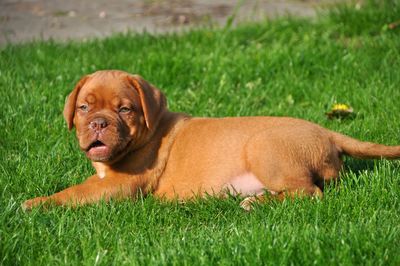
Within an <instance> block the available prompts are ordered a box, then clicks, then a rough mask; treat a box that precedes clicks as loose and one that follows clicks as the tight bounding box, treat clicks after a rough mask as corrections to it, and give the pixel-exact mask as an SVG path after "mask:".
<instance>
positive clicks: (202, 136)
mask: <svg viewBox="0 0 400 266" xmlns="http://www.w3.org/2000/svg"><path fill="white" fill-rule="evenodd" d="M64 116H65V119H66V121H67V124H68V128H69V129H72V128H73V126H74V125H75V127H76V134H77V137H78V140H79V145H80V148H81V149H82V150H83V151H84V152H85V153H86V155H87V157H88V158H89V159H90V160H91V161H92V163H93V166H94V168H95V169H96V172H97V173H96V174H95V175H93V176H91V177H89V178H88V179H87V180H86V181H85V182H84V183H82V184H79V185H76V186H72V187H70V188H67V189H65V190H63V191H61V192H58V193H56V194H54V195H51V196H48V197H38V198H34V199H31V200H28V201H26V202H25V203H23V205H22V206H23V208H24V209H30V208H32V207H34V206H36V205H38V204H40V203H48V202H53V203H55V204H58V205H66V204H70V205H72V206H75V205H78V204H86V203H93V202H97V201H99V200H101V199H104V200H109V199H111V198H128V197H134V196H135V194H137V192H138V191H139V190H140V191H141V192H142V193H144V194H147V193H152V194H154V195H155V196H158V197H161V198H166V199H174V198H178V199H183V200H184V199H189V198H191V197H194V196H202V195H205V194H211V195H216V196H221V195H222V196H223V195H226V193H227V192H229V193H233V194H238V193H240V194H241V195H243V196H246V197H247V198H246V199H245V200H244V201H243V202H242V207H243V208H245V209H249V208H250V207H251V203H252V202H253V201H255V200H262V199H263V195H264V193H265V192H266V193H267V194H269V196H270V197H278V198H282V197H283V196H285V195H298V194H302V195H310V196H321V195H322V191H323V185H324V183H325V182H327V181H330V180H333V179H336V178H338V176H339V170H340V169H341V165H342V161H341V156H342V155H343V154H344V155H350V156H354V157H358V158H381V157H383V158H398V157H399V156H400V146H393V147H390V146H384V145H379V144H374V143H368V142H361V141H358V140H355V139H352V138H350V137H347V136H344V135H341V134H339V133H335V132H332V131H330V130H327V129H324V128H322V127H320V126H318V125H316V124H313V123H310V122H307V121H303V120H299V119H294V118H287V117H241V118H191V117H189V116H186V115H184V114H178V113H172V112H169V111H168V110H167V107H166V99H165V96H164V95H163V94H162V93H161V92H160V91H159V90H158V89H156V88H155V87H154V86H152V85H151V84H149V83H148V82H146V81H145V80H144V79H142V78H141V77H140V76H136V75H130V74H128V73H125V72H122V71H98V72H95V73H93V74H91V75H88V76H85V77H83V78H82V79H81V80H80V81H79V82H78V84H77V85H76V87H75V88H74V90H73V91H72V92H71V94H70V95H69V97H68V99H67V102H66V104H65V109H64Z"/></svg>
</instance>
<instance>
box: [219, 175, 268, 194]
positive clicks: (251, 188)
mask: <svg viewBox="0 0 400 266" xmlns="http://www.w3.org/2000/svg"><path fill="white" fill-rule="evenodd" d="M264 189H265V186H264V184H263V183H261V182H260V180H258V178H257V177H256V176H255V175H254V174H253V173H250V172H248V173H244V174H241V175H238V176H234V177H232V178H231V179H230V180H229V182H228V183H226V184H225V185H224V187H223V190H225V191H226V190H228V192H229V193H230V194H232V195H238V194H240V195H241V196H250V195H257V194H260V193H263V192H264Z"/></svg>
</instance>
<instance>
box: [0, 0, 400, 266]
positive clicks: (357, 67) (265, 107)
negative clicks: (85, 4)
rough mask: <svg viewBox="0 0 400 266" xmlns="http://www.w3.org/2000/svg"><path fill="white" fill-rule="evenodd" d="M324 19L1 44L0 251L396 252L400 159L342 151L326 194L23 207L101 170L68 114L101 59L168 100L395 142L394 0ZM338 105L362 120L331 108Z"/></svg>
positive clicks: (171, 261)
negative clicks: (248, 208) (252, 204)
mask: <svg viewBox="0 0 400 266" xmlns="http://www.w3.org/2000/svg"><path fill="white" fill-rule="evenodd" d="M363 3H364V4H363V5H361V7H360V8H359V7H357V6H355V5H349V6H347V7H346V6H341V7H337V8H333V9H332V10H330V11H329V12H326V11H325V12H322V13H321V15H319V16H318V17H317V18H315V19H299V18H281V19H277V20H273V21H265V22H263V23H260V24H248V25H247V24H245V25H240V26H239V27H237V28H230V27H227V28H224V29H213V28H205V29H199V30H194V31H190V32H187V33H183V34H179V35H162V36H153V35H150V34H141V35H135V34H127V35H115V36H113V37H111V38H108V39H105V40H93V41H89V42H68V43H57V42H52V41H50V42H36V43H30V44H25V45H9V46H7V47H3V48H1V50H0V99H1V108H0V128H1V129H0V264H3V265H59V264H68V265H76V264H83V265H111V264H114V265H148V264H151V265H215V264H222V265H260V264H267V265H286V264H297V265H304V264H307V265H310V264H318V265H322V264H324V265H325V264H326V265H338V264H341V265H350V264H366V265H400V252H399V247H400V198H399V197H400V162H399V161H388V160H376V161H373V160H367V161H360V160H356V159H351V158H347V159H346V160H345V163H346V167H345V168H344V171H343V172H342V174H341V177H342V179H341V180H340V182H338V183H337V184H335V185H333V184H332V185H330V186H329V187H328V188H327V190H326V192H325V197H324V199H323V200H311V199H296V200H287V201H284V202H272V203H270V204H267V205H260V206H257V207H256V208H255V210H254V211H252V212H250V213H247V212H245V211H243V210H242V209H240V207H239V206H238V205H239V202H240V198H230V199H226V200H216V199H212V198H209V199H204V200H197V201H195V202H188V203H186V204H178V203H176V202H160V201H158V200H156V199H154V198H152V197H147V198H143V199H140V200H138V201H136V202H132V201H123V202H111V203H100V204H97V205H92V206H86V207H79V208H76V209H68V208H54V209H50V210H48V211H44V210H41V209H35V210H33V211H32V212H29V213H24V212H23V211H22V210H21V209H20V204H21V203H22V202H23V201H24V200H26V199H28V198H32V197H35V196H39V195H48V194H52V193H54V192H57V191H59V190H61V189H63V188H65V187H67V186H70V185H73V184H77V183H79V182H82V181H83V180H84V179H85V177H87V176H89V175H91V174H92V173H93V169H92V168H91V165H90V162H89V161H88V160H87V159H85V157H84V155H83V154H82V153H81V152H80V151H79V150H78V145H77V141H76V139H75V136H74V133H73V132H68V130H67V128H66V125H65V122H64V121H63V117H62V109H63V104H64V100H65V97H66V95H67V94H68V93H69V92H70V91H71V90H72V88H73V86H74V84H75V82H77V80H79V78H80V77H81V76H82V75H84V74H86V73H90V72H93V71H95V70H100V69H121V70H125V71H128V72H131V73H138V74H141V75H142V76H143V77H145V79H147V80H149V81H150V82H152V83H153V84H156V85H157V86H158V87H159V88H161V89H162V90H163V91H164V92H165V94H166V95H167V97H168V99H169V107H170V109H171V110H174V111H179V112H186V113H190V114H192V115H194V116H213V117H221V116H247V115H271V116H272V115H273V116H293V117H298V118H303V119H307V120H310V121H313V122H316V123H318V124H321V125H323V126H325V127H327V128H330V129H332V130H336V131H339V132H342V133H345V134H348V135H351V136H353V137H356V138H359V139H363V140H368V141H374V142H380V143H386V144H391V145H395V144H396V143H397V144H399V143H400V119H399V106H400V104H399V100H400V72H399V69H400V25H398V27H396V25H397V24H392V25H390V23H392V22H396V21H398V20H400V2H399V1H376V3H375V2H373V1H364V2H363ZM334 103H347V104H350V105H351V106H352V107H353V108H354V110H355V113H356V116H355V117H354V118H353V119H342V120H340V119H339V120H338V119H336V120H329V119H327V118H326V115H325V113H326V112H327V111H328V110H329V108H330V106H331V105H332V104H334Z"/></svg>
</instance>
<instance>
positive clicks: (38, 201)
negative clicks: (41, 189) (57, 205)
mask: <svg viewBox="0 0 400 266" xmlns="http://www.w3.org/2000/svg"><path fill="white" fill-rule="evenodd" d="M47 200H48V197H37V198H34V199H30V200H27V201H25V202H24V203H22V204H21V208H22V210H23V211H29V210H31V209H32V208H34V207H37V206H39V205H40V204H42V203H44V202H45V201H47Z"/></svg>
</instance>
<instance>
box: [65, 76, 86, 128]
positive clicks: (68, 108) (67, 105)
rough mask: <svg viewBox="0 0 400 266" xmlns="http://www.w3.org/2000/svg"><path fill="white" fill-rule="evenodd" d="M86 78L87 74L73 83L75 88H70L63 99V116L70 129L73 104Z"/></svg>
mask: <svg viewBox="0 0 400 266" xmlns="http://www.w3.org/2000/svg"><path fill="white" fill-rule="evenodd" d="M88 78H89V76H84V77H83V78H81V79H80V80H79V81H78V83H77V84H76V85H75V88H74V89H73V90H72V92H71V93H70V94H69V95H68V96H67V98H66V100H65V105H64V118H65V121H66V122H67V126H68V129H69V130H71V129H72V128H73V127H74V116H75V104H76V99H77V98H78V93H79V91H80V90H81V88H82V86H83V85H84V84H85V82H86V81H87V79H88Z"/></svg>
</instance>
